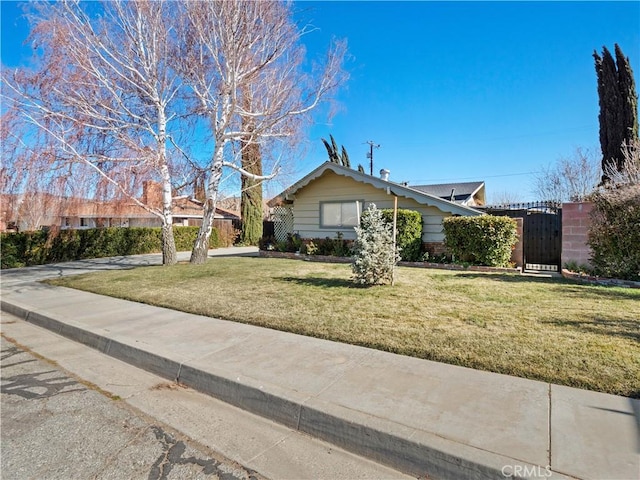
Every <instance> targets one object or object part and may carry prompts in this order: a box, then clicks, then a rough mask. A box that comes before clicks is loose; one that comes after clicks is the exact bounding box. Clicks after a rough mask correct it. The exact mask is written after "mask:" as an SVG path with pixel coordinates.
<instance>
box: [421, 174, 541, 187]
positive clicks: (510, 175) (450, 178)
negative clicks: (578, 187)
mask: <svg viewBox="0 0 640 480" xmlns="http://www.w3.org/2000/svg"><path fill="white" fill-rule="evenodd" d="M537 173H540V172H522V173H504V174H501V175H482V177H483V178H500V177H518V176H523V175H535V174H537ZM478 177H480V175H476V176H475V177H448V178H429V179H426V180H425V179H420V180H412V181H411V183H413V184H416V183H422V182H455V181H459V180H477V179H478Z"/></svg>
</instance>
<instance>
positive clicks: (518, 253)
mask: <svg viewBox="0 0 640 480" xmlns="http://www.w3.org/2000/svg"><path fill="white" fill-rule="evenodd" d="M514 220H515V221H516V223H517V224H518V227H517V230H516V233H517V234H518V243H516V245H515V247H514V249H513V252H511V262H512V263H515V264H516V266H517V267H522V269H523V270H524V242H523V235H524V219H523V218H520V217H518V218H514Z"/></svg>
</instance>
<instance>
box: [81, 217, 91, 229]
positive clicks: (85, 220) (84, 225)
mask: <svg viewBox="0 0 640 480" xmlns="http://www.w3.org/2000/svg"><path fill="white" fill-rule="evenodd" d="M88 220H89V219H87V218H81V219H80V226H81V227H88V226H89V222H88Z"/></svg>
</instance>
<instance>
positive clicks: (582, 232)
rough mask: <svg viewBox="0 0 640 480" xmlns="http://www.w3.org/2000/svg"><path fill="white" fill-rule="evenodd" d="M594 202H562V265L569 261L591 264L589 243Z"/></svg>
mask: <svg viewBox="0 0 640 480" xmlns="http://www.w3.org/2000/svg"><path fill="white" fill-rule="evenodd" d="M592 208H593V204H592V203H589V202H582V203H563V204H562V254H561V255H562V265H563V266H564V264H566V263H567V262H571V261H574V262H577V263H578V265H590V263H589V257H590V255H591V249H590V248H589V245H588V244H587V236H588V234H589V225H590V224H591V219H590V217H589V214H590V212H591V209H592Z"/></svg>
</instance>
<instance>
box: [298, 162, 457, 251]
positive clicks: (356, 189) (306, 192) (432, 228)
mask: <svg viewBox="0 0 640 480" xmlns="http://www.w3.org/2000/svg"><path fill="white" fill-rule="evenodd" d="M350 200H353V201H356V200H364V201H365V207H364V208H365V209H366V208H367V207H368V206H369V204H370V203H375V204H376V207H378V208H380V209H384V208H393V203H394V202H393V195H387V194H386V192H384V191H383V190H380V189H378V188H375V187H373V186H372V185H368V184H365V183H361V182H357V181H355V180H353V179H352V178H349V177H345V176H342V175H337V174H335V173H333V172H331V171H328V172H326V173H325V174H324V175H322V176H321V177H320V178H318V179H316V180H313V181H312V182H311V183H309V184H308V185H306V186H305V187H304V188H302V189H300V190H298V192H297V193H296V196H295V203H294V207H293V216H294V223H293V230H294V232H296V233H298V234H299V235H300V236H301V237H302V238H325V237H330V238H333V237H335V236H336V233H337V232H338V231H339V232H342V234H343V235H344V238H345V239H349V240H352V239H355V238H356V234H355V230H354V229H353V227H345V228H335V227H334V228H320V202H328V201H350ZM398 208H401V209H407V210H415V211H417V212H420V214H421V215H422V227H423V234H422V241H423V242H425V243H427V242H442V241H444V233H443V230H442V220H443V218H444V217H448V216H450V214H449V213H445V212H442V211H440V210H439V209H438V208H436V207H430V206H426V205H422V204H420V203H418V202H416V201H415V200H413V199H410V198H404V197H398Z"/></svg>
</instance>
